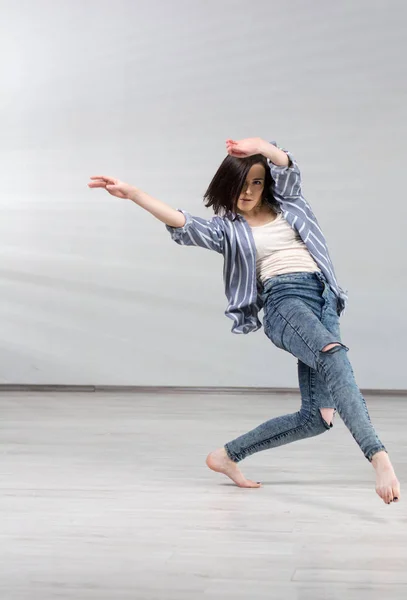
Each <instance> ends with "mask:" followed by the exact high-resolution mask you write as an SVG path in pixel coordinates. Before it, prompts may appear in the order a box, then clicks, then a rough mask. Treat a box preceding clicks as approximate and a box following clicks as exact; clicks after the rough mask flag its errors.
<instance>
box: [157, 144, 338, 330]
mask: <svg viewBox="0 0 407 600" xmlns="http://www.w3.org/2000/svg"><path fill="white" fill-rule="evenodd" d="M272 143H273V144H274V145H276V143H275V142H272ZM284 152H286V153H287V155H288V157H289V159H290V162H289V165H288V166H287V167H281V166H277V165H275V164H274V163H272V162H271V161H270V160H268V164H269V168H270V172H271V176H272V179H273V184H272V190H273V195H274V198H275V200H276V201H277V202H278V205H279V207H280V210H281V212H282V214H283V216H284V218H285V219H286V221H287V222H288V223H289V224H290V225H291V227H292V228H293V229H294V230H295V231H297V232H298V234H299V236H300V237H301V239H302V240H303V242H304V243H305V245H306V246H307V248H308V250H309V253H310V254H311V256H312V257H313V259H314V260H315V262H316V263H317V265H318V266H319V268H320V269H321V271H322V272H323V274H324V275H325V277H326V279H327V281H328V283H329V286H330V288H331V289H332V291H333V292H334V293H335V295H336V296H337V298H338V307H339V312H340V313H342V312H343V310H344V309H345V307H346V303H347V299H348V296H347V294H346V293H345V292H344V291H343V290H342V289H341V288H340V287H339V285H338V282H337V280H336V276H335V271H334V267H333V264H332V261H331V258H330V256H329V252H328V247H327V244H326V240H325V237H324V234H323V233H322V231H321V228H320V226H319V225H318V221H317V219H316V217H315V215H314V213H313V212H312V210H311V207H310V205H309V204H308V202H307V201H306V200H305V198H304V196H303V194H302V190H301V173H300V170H299V168H298V165H297V163H296V161H295V159H294V157H293V156H292V154H291V153H290V152H288V151H287V150H284ZM178 210H179V211H180V212H182V213H183V214H184V216H185V218H186V222H185V225H184V226H183V227H171V226H170V225H166V228H167V230H168V231H169V232H170V233H171V237H172V239H173V240H174V241H175V242H176V243H177V244H180V245H184V246H200V247H201V248H207V249H208V250H214V251H215V252H218V253H219V254H223V256H224V263H223V281H224V285H225V294H226V297H227V299H228V305H227V308H226V310H225V315H226V316H227V317H229V318H230V319H232V321H233V326H232V333H250V332H251V331H257V330H258V329H260V327H261V326H262V323H261V322H260V320H259V317H258V313H259V311H260V310H261V308H262V307H263V301H262V296H261V293H262V290H263V285H262V283H261V282H260V281H259V280H258V278H257V275H256V246H255V242H254V238H253V234H252V230H251V227H250V225H249V224H248V223H247V221H246V219H245V218H244V217H243V216H242V215H237V219H236V220H235V221H232V220H231V219H230V218H228V217H227V216H225V217H219V216H214V217H213V218H212V219H211V220H206V219H203V218H201V217H195V216H192V215H191V214H190V213H188V212H186V211H184V210H181V209H178ZM234 216H235V215H234Z"/></svg>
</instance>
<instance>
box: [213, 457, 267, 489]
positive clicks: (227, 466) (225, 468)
mask: <svg viewBox="0 0 407 600" xmlns="http://www.w3.org/2000/svg"><path fill="white" fill-rule="evenodd" d="M206 464H207V465H208V467H209V468H210V469H212V471H216V472H217V473H223V474H224V475H227V476H228V477H230V479H231V480H232V481H234V482H235V483H236V485H238V486H239V487H243V488H259V487H261V483H256V482H255V481H251V480H250V479H246V477H245V476H244V475H243V473H242V472H241V470H240V469H239V467H238V466H237V464H236V463H235V462H233V460H231V459H230V458H229V456H228V455H227V454H226V450H225V448H219V449H218V450H215V451H214V452H211V453H210V454H208V456H207V458H206Z"/></svg>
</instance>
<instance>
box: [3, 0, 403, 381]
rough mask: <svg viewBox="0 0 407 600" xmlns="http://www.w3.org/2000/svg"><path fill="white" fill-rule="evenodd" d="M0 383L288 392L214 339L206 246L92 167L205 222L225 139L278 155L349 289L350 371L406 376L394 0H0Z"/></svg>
mask: <svg viewBox="0 0 407 600" xmlns="http://www.w3.org/2000/svg"><path fill="white" fill-rule="evenodd" d="M0 9H1V17H2V18H1V19H0V57H1V58H0V61H1V62H0V68H1V78H0V102H1V110H2V112H1V117H2V119H1V121H2V133H1V136H0V155H1V173H2V175H1V204H0V208H1V220H0V286H1V287H0V321H1V327H0V382H3V383H4V382H10V383H67V384H68V383H71V384H73V383H77V384H135V385H149V384H151V385H161V384H162V385H215V386H216V385H220V386H235V385H236V386H271V387H273V386H290V387H292V386H296V385H297V379H296V360H295V359H294V358H293V357H291V356H290V355H288V354H286V353H283V352H281V351H280V350H278V349H276V348H274V347H273V346H272V344H271V343H270V342H269V341H268V339H267V338H266V336H265V335H264V334H263V332H262V331H259V332H257V333H254V334H250V335H248V336H236V335H232V334H231V333H230V328H231V325H232V322H231V321H230V320H229V319H227V318H226V317H225V316H224V314H223V312H224V310H225V307H226V298H225V296H224V291H223V284H222V258H221V257H220V256H219V255H217V254H211V253H210V252H208V251H205V250H203V249H199V248H183V247H179V246H177V245H176V244H175V243H174V242H172V241H171V239H170V236H169V234H168V233H167V232H166V230H165V227H164V226H163V225H162V224H161V223H160V222H158V221H156V220H154V219H153V217H151V215H149V214H148V213H144V212H143V211H142V210H141V209H139V208H138V207H136V206H135V205H134V204H131V203H130V202H128V201H127V202H126V201H124V200H119V199H116V198H113V197H111V196H109V195H108V194H107V193H106V192H104V191H103V190H90V189H89V188H87V183H88V181H89V177H90V176H91V175H95V174H96V175H97V174H108V175H112V176H115V177H118V178H120V179H123V180H125V181H129V182H131V183H133V184H134V185H137V186H138V187H140V188H142V189H144V190H145V191H147V192H149V193H150V194H152V195H154V196H156V197H158V198H160V199H162V200H164V201H166V202H168V203H169V204H170V205H172V206H173V207H176V208H177V207H180V208H185V209H187V210H189V211H191V212H192V213H194V214H197V215H201V216H208V217H210V216H211V214H212V213H211V212H210V210H208V209H205V208H204V207H203V204H202V194H203V192H204V191H205V189H206V186H207V184H208V183H209V181H210V179H211V178H212V176H213V174H214V172H215V170H216V168H217V167H218V165H219V164H220V162H221V161H222V159H223V157H224V155H225V151H224V140H225V139H226V137H235V138H240V137H247V136H255V135H260V136H262V137H265V138H267V139H272V138H275V139H277V141H278V142H279V143H281V144H283V145H285V146H286V147H288V148H290V149H291V150H292V151H293V152H294V153H295V155H296V156H297V158H298V159H299V161H300V163H301V165H302V171H303V179H304V191H305V194H306V197H307V199H308V200H309V201H310V203H311V205H312V206H313V208H314V211H315V212H316V214H317V216H318V219H319V221H320V223H321V225H322V227H323V229H324V232H325V235H326V237H327V239H328V243H329V247H330V250H331V255H332V258H333V261H334V264H335V266H336V270H337V274H338V277H339V281H340V283H341V285H342V286H343V287H344V288H346V289H348V290H349V296H350V303H349V308H348V309H347V312H346V313H345V315H344V316H343V317H342V331H343V340H344V342H345V343H346V344H347V345H348V346H349V347H350V353H349V358H350V359H351V361H352V363H353V365H354V369H355V373H356V375H357V379H358V382H359V384H360V385H361V386H362V387H369V388H394V389H403V388H407V369H406V368H405V343H406V339H407V325H406V322H407V319H406V312H405V311H406V300H405V294H406V249H407V244H406V237H405V232H404V229H405V223H406V218H407V209H406V198H405V185H404V179H405V176H404V171H405V166H404V162H405V159H406V143H405V140H406V133H407V131H406V129H407V125H406V124H407V109H406V107H407V78H406V76H405V56H406V51H407V37H406V35H405V22H406V17H407V8H406V5H405V3H404V2H403V1H402V0H400V1H387V0H383V1H373V0H356V1H355V0H345V1H340V2H335V3H334V2H326V1H325V0H315V1H314V0H312V1H309V2H303V1H300V0H294V1H291V2H273V1H263V0H261V1H260V0H259V1H252V2H250V3H249V2H247V1H241V0H237V1H232V0H205V1H203V0H202V1H186V0H184V1H182V0H171V2H167V1H166V0H161V1H154V0H153V1H148V2H146V1H142V2H139V1H136V2H134V1H131V0H125V1H122V2H113V1H112V2H108V1H106V0H105V1H101V0H97V1H96V0H90V1H89V0H81V1H79V0H71V2H69V3H67V2H55V1H51V0H36V1H35V2H28V1H25V2H22V1H21V2H18V1H17V2H14V3H11V2H0Z"/></svg>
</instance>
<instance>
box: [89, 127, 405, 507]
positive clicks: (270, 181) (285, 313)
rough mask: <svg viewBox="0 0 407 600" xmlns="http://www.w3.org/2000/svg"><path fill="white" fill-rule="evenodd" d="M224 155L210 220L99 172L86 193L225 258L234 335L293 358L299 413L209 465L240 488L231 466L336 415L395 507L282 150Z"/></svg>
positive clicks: (336, 302)
mask: <svg viewBox="0 0 407 600" xmlns="http://www.w3.org/2000/svg"><path fill="white" fill-rule="evenodd" d="M226 149H227V153H228V155H227V157H226V158H225V160H224V161H223V162H222V164H221V165H220V167H219V169H218V171H217V173H216V174H215V176H214V178H213V180H212V182H211V183H210V185H209V188H208V190H207V191H206V194H205V197H204V198H205V200H206V206H207V207H212V208H213V211H214V213H215V216H214V217H213V218H212V219H211V220H206V219H203V218H201V217H195V216H192V215H191V214H189V213H188V212H186V211H182V210H175V209H173V208H171V207H170V206H168V205H167V204H164V203H163V202H161V201H159V200H157V199H155V198H152V197H151V196H149V195H148V194H146V193H145V192H142V191H141V190H139V189H137V188H135V187H133V186H131V185H129V184H127V183H124V182H122V181H119V180H118V179H114V178H112V177H106V176H103V175H97V176H93V177H91V180H92V182H91V183H89V184H88V186H89V187H91V188H105V189H106V190H107V191H108V192H109V193H110V194H112V195H113V196H117V197H119V198H128V199H130V200H132V201H133V202H135V203H136V204H137V205H138V206H141V207H142V208H144V209H145V210H147V211H149V212H150V213H151V214H152V215H154V216H155V217H156V218H157V219H159V220H160V221H162V222H163V223H165V224H166V227H167V230H168V231H169V232H170V234H171V236H172V239H173V240H174V241H175V242H177V243H178V244H182V245H187V246H201V247H202V248H207V249H209V250H215V251H216V252H219V253H220V254H223V256H224V267H223V276H224V283H225V293H226V296H227V299H228V306H227V309H226V312H225V314H226V315H227V316H228V317H229V318H231V319H232V321H233V326H232V332H233V333H236V334H246V333H250V332H251V331H256V330H257V329H259V328H260V327H261V322H260V321H259V318H258V312H259V310H260V309H261V308H263V309H264V319H263V321H264V322H263V325H264V331H265V334H266V335H267V337H268V338H269V339H270V340H271V341H272V342H273V343H274V344H275V345H276V346H277V347H278V348H281V349H283V350H285V351H287V352H289V353H291V354H293V355H294V356H295V357H296V358H297V359H298V377H299V387H300V391H301V397H302V404H301V409H300V410H299V411H298V412H296V413H293V414H289V415H284V416H281V417H277V418H275V419H271V420H269V421H267V422H266V423H263V424H262V425H259V426H258V427H256V428H255V429H253V430H252V431H249V432H248V433H245V434H244V435H242V436H240V437H238V438H236V439H234V440H231V441H230V442H228V443H227V444H225V446H224V447H222V448H219V449H218V450H215V451H214V452H211V453H210V454H209V455H208V457H207V459H206V463H207V465H208V466H209V467H210V468H211V469H212V470H214V471H217V472H220V473H223V474H225V475H227V476H228V477H230V479H232V480H233V481H234V482H235V483H236V484H237V485H238V486H240V487H249V488H253V487H260V486H261V484H260V483H256V482H254V481H251V480H249V479H246V478H245V477H244V475H243V474H242V472H241V471H240V469H239V467H238V464H237V463H238V462H240V461H241V460H243V459H244V458H245V457H246V456H249V455H251V454H253V453H255V452H258V451H260V450H265V449H267V448H274V447H276V446H281V445H283V444H288V443H289V442H294V441H296V440H300V439H304V438H307V437H312V436H315V435H319V434H321V433H324V432H325V431H328V430H329V429H330V428H331V427H332V426H333V417H334V413H335V412H336V411H338V413H339V414H340V416H341V418H342V420H343V422H344V423H345V425H346V427H347V428H348V429H349V431H350V432H351V434H352V435H353V437H354V438H355V440H356V442H357V443H358V445H359V447H360V449H361V450H362V452H363V454H364V456H365V457H366V458H367V459H368V461H369V462H371V464H372V465H373V467H374V469H375V471H376V492H377V493H378V495H379V496H380V497H381V498H382V499H383V501H384V502H385V503H386V504H390V503H391V502H393V501H395V502H396V501H398V499H399V498H400V485H399V482H398V480H397V478H396V475H395V473H394V470H393V467H392V465H391V462H390V459H389V456H388V453H387V451H386V449H385V447H384V446H383V444H382V443H381V441H380V440H379V438H378V436H377V434H376V432H375V430H374V428H373V425H372V423H371V421H370V417H369V413H368V410H367V407H366V403H365V400H364V398H363V396H362V395H361V393H360V390H359V388H358V386H357V384H356V381H355V378H354V373H353V370H352V366H351V364H350V362H349V359H348V357H347V351H348V350H349V348H347V346H345V345H344V344H343V343H342V341H341V337H340V328H339V317H340V315H341V314H342V312H343V310H344V308H345V305H346V301H347V296H346V294H345V292H344V291H343V290H342V289H341V288H340V287H339V285H338V282H337V280H336V276H335V271H334V268H333V265H332V262H331V259H330V256H329V252H328V248H327V245H326V241H325V238H324V235H323V233H322V231H321V229H320V227H319V225H318V222H317V219H316V217H315V215H314V214H313V212H312V210H311V207H310V205H309V204H308V202H307V201H306V200H305V198H304V196H303V194H302V190H301V176H300V171H299V168H298V165H297V163H296V162H295V160H294V158H293V156H292V155H291V153H290V152H288V151H286V150H283V149H281V148H278V147H277V145H276V144H275V142H271V143H269V142H266V141H264V140H262V139H260V138H248V139H244V140H240V141H234V140H227V141H226Z"/></svg>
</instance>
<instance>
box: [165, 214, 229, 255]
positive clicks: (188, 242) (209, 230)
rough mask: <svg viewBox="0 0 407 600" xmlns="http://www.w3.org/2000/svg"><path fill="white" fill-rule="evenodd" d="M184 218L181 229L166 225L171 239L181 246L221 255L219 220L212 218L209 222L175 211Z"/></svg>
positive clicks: (221, 234)
mask: <svg viewBox="0 0 407 600" xmlns="http://www.w3.org/2000/svg"><path fill="white" fill-rule="evenodd" d="M177 210H178V211H179V212H181V213H182V214H183V215H184V216H185V218H186V221H185V225H184V226H183V227H171V225H166V226H165V227H166V228H167V231H169V232H170V234H171V238H172V239H173V240H174V242H176V243H177V244H180V245H181V246H200V247H201V248H206V249H207V250H215V252H219V254H222V253H223V246H224V231H223V227H222V225H221V219H218V218H213V219H212V220H210V221H207V220H206V219H203V218H201V217H194V216H193V215H191V214H190V213H188V212H187V211H185V210H181V209H179V208H178V209H177Z"/></svg>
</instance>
